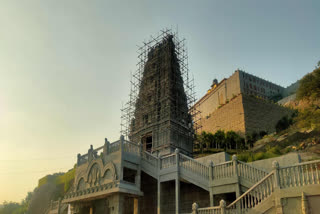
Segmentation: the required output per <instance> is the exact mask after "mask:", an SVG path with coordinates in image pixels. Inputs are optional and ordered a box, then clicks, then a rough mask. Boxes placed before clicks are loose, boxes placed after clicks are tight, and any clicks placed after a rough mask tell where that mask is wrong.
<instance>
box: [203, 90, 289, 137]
mask: <svg viewBox="0 0 320 214" xmlns="http://www.w3.org/2000/svg"><path fill="white" fill-rule="evenodd" d="M292 113H293V111H292V110H291V109H289V108H285V107H283V106H280V105H278V104H274V103H271V102H270V101H265V100H263V99H259V98H256V97H253V96H249V95H243V94H240V95H238V96H237V97H235V98H233V99H231V100H230V101H229V102H228V103H226V104H224V105H222V106H221V107H220V108H218V109H217V110H215V111H213V112H212V113H211V114H209V115H207V116H205V117H202V120H201V125H202V129H201V130H200V131H207V132H212V133H215V132H216V131H218V130H225V131H229V130H233V131H235V132H238V133H239V134H242V135H244V134H245V133H252V132H260V131H267V132H268V133H272V132H274V131H275V126H276V124H277V122H278V121H279V120H280V119H281V118H282V117H283V116H286V115H287V116H290V115H291V114H292Z"/></svg>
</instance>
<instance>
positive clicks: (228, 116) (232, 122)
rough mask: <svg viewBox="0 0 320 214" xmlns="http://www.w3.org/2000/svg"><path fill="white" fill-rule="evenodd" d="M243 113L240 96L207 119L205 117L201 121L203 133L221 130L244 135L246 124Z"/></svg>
mask: <svg viewBox="0 0 320 214" xmlns="http://www.w3.org/2000/svg"><path fill="white" fill-rule="evenodd" d="M243 113H244V109H243V104H242V96H241V95H239V96H237V97H235V98H234V99H232V100H230V101H229V103H227V104H225V105H223V106H222V107H220V108H219V109H217V110H216V111H214V112H212V113H211V114H210V115H208V116H207V117H203V118H202V120H201V125H202V129H201V131H207V132H212V133H215V132H216V131H218V130H220V129H221V130H226V131H228V130H233V131H235V132H239V133H244V132H245V123H244V114H243Z"/></svg>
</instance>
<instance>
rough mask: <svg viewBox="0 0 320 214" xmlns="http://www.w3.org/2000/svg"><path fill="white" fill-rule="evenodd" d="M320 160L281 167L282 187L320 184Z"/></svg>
mask: <svg viewBox="0 0 320 214" xmlns="http://www.w3.org/2000/svg"><path fill="white" fill-rule="evenodd" d="M319 169H320V162H319V161H312V162H306V163H300V164H296V165H294V166H289V167H281V168H280V169H279V176H280V185H281V188H288V187H296V186H305V185H309V184H320V179H319Z"/></svg>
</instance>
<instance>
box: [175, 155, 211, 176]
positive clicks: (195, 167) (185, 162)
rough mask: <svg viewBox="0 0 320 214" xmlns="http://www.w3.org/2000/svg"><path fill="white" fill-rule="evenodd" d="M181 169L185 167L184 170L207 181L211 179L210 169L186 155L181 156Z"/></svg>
mask: <svg viewBox="0 0 320 214" xmlns="http://www.w3.org/2000/svg"><path fill="white" fill-rule="evenodd" d="M179 167H183V168H184V169H186V170H188V171H191V172H194V173H196V174H198V175H200V176H202V177H204V178H205V179H209V167H208V166H207V165H205V164H203V163H200V162H199V161H196V160H194V159H192V158H190V157H188V156H186V155H184V154H179Z"/></svg>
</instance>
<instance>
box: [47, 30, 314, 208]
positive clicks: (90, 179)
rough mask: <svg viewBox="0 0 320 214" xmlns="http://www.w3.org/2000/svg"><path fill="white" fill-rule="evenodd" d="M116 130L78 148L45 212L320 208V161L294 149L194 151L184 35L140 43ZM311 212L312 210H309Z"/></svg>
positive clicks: (194, 116) (195, 126) (194, 114)
mask: <svg viewBox="0 0 320 214" xmlns="http://www.w3.org/2000/svg"><path fill="white" fill-rule="evenodd" d="M138 59H139V61H138V64H137V67H138V69H137V71H136V72H135V73H134V74H133V75H132V79H131V91H130V96H129V101H128V102H127V103H126V105H125V106H124V107H123V109H122V116H121V119H122V123H121V133H122V135H121V137H120V139H119V140H117V141H115V142H113V143H111V142H109V141H108V139H107V138H106V139H105V142H104V145H102V146H100V147H98V148H93V146H92V145H91V146H90V147H89V150H88V153H86V154H78V155H77V164H76V167H75V178H74V182H73V184H72V187H71V188H70V190H69V191H68V192H67V193H66V194H65V195H64V196H63V198H62V199H61V200H59V201H55V202H52V203H51V205H50V207H49V209H48V211H47V212H45V213H47V214H62V213H68V214H132V213H134V214H139V213H142V214H156V213H157V214H160V213H163V214H171V213H175V214H182V213H184V214H186V213H188V214H191V213H192V214H208V213H211V214H220V213H221V214H226V213H230V214H233V213H277V214H278V213H279V214H280V213H288V214H289V213H290V214H298V213H304V214H306V213H309V210H312V211H316V210H318V209H319V203H318V201H319V197H320V192H319V188H320V179H319V178H320V170H319V166H320V161H310V162H304V163H300V162H301V159H300V157H299V155H298V154H297V153H294V154H288V155H284V156H279V157H276V158H270V159H265V160H260V161H255V162H251V163H246V162H242V161H240V160H238V158H237V156H236V155H233V156H232V157H231V156H230V155H229V154H227V153H225V152H221V153H216V154H212V155H209V156H206V157H202V158H197V159H195V158H193V156H192V155H193V142H194V136H195V133H196V132H197V130H199V128H200V126H199V120H198V118H201V117H200V112H199V110H197V108H195V106H196V105H195V92H194V84H193V78H192V77H191V76H190V74H189V70H188V58H187V50H186V46H185V40H179V39H178V33H177V32H173V31H172V30H170V29H166V30H162V31H161V32H160V33H159V35H157V36H155V37H151V38H150V40H149V41H148V42H144V43H143V45H142V46H141V47H140V48H139V56H138ZM313 213H315V212H313Z"/></svg>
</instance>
